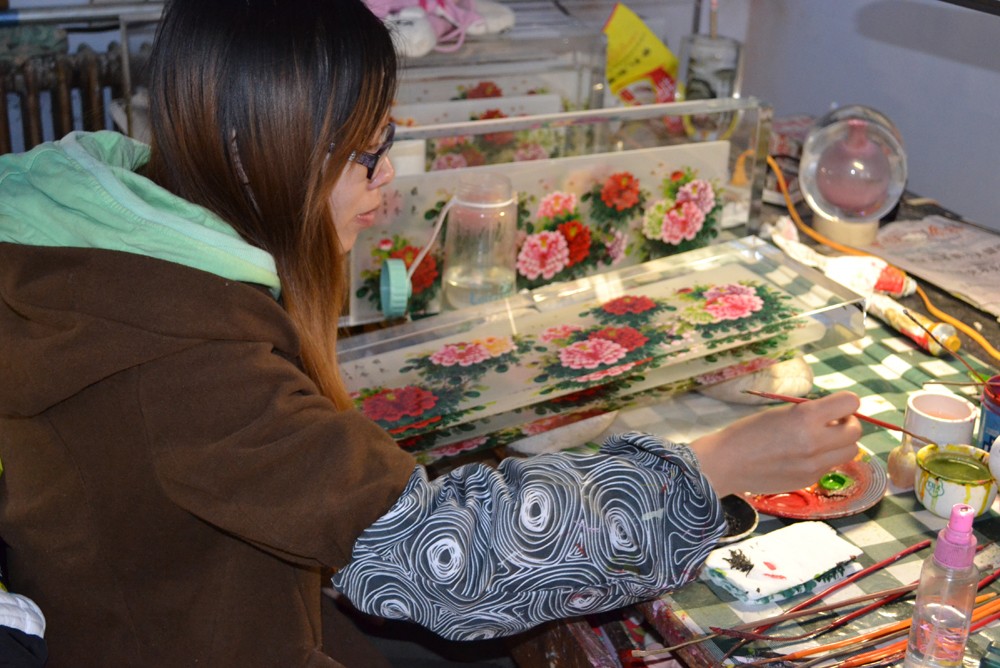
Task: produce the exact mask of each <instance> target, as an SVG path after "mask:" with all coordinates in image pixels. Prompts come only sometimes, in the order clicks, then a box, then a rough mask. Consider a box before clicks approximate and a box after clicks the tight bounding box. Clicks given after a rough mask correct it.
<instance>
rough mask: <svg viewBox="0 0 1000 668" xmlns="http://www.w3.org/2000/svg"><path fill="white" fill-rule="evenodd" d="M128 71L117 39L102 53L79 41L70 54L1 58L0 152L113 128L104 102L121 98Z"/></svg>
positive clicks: (13, 150)
mask: <svg viewBox="0 0 1000 668" xmlns="http://www.w3.org/2000/svg"><path fill="white" fill-rule="evenodd" d="M126 70H127V68H126V67H125V66H124V65H123V62H122V54H121V47H120V46H119V45H118V44H117V43H112V44H111V45H110V46H108V49H107V51H104V52H97V51H94V50H93V49H92V48H91V47H89V46H86V45H83V46H81V47H80V48H79V49H78V50H77V52H76V53H73V54H59V55H46V56H35V57H32V58H28V59H23V60H21V61H19V62H17V63H16V64H15V63H13V62H11V61H6V60H3V61H0V153H10V152H16V151H24V150H28V149H30V148H32V147H34V146H37V145H38V144H40V143H42V142H43V141H49V140H52V139H57V138H59V137H62V136H63V135H65V134H66V133H68V132H71V131H73V130H103V129H110V128H112V127H113V123H112V121H111V116H110V114H109V112H108V105H109V104H110V101H111V100H113V99H115V98H120V97H122V94H123V91H124V89H125V77H126V76H127V75H126V74H125V72H126Z"/></svg>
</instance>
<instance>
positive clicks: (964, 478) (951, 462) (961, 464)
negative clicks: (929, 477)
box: [924, 453, 990, 483]
mask: <svg viewBox="0 0 1000 668" xmlns="http://www.w3.org/2000/svg"><path fill="white" fill-rule="evenodd" d="M924 468H926V469H927V470H928V471H929V472H930V473H932V474H934V475H936V476H938V477H939V478H944V479H945V480H954V481H955V482H964V483H969V482H983V481H984V480H989V479H990V470H989V468H987V466H986V464H984V463H982V462H981V461H979V460H978V459H976V458H974V457H965V456H962V455H956V454H951V453H941V454H938V455H934V456H933V457H931V458H929V459H928V460H927V461H925V462H924Z"/></svg>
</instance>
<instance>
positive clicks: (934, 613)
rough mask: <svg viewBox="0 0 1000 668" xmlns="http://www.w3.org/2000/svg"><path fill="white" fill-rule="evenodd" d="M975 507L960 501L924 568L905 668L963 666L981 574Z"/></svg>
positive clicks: (918, 587) (921, 572)
mask: <svg viewBox="0 0 1000 668" xmlns="http://www.w3.org/2000/svg"><path fill="white" fill-rule="evenodd" d="M975 516H976V511H975V510H974V509H973V508H972V506H969V505H966V504H964V503H956V504H955V505H954V506H953V507H952V509H951V518H950V519H949V520H948V526H946V527H945V528H944V529H942V530H941V532H940V533H939V534H938V539H937V543H935V545H934V554H932V555H931V556H929V557H927V560H926V561H924V565H923V567H922V568H921V569H920V583H919V584H918V585H917V600H916V603H915V605H914V608H913V622H912V623H911V625H910V639H909V642H908V643H907V646H906V659H905V661H904V663H903V665H904V666H905V668H948V667H954V666H961V665H962V658H963V657H964V656H965V643H966V641H968V639H969V621H970V619H971V616H972V607H973V605H974V604H975V601H976V585H977V583H978V580H979V572H978V570H977V569H976V567H975V565H974V564H973V562H972V559H973V557H974V556H975V554H976V537H975V535H973V533H972V520H973V519H974V518H975Z"/></svg>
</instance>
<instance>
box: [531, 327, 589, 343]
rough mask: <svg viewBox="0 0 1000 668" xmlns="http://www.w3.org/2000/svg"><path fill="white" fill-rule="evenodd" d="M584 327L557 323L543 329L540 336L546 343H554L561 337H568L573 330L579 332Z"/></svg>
mask: <svg viewBox="0 0 1000 668" xmlns="http://www.w3.org/2000/svg"><path fill="white" fill-rule="evenodd" d="M581 329H583V328H582V327H580V326H579V325H555V326H554V327H548V328H546V329H545V330H543V331H542V333H541V334H540V335H539V338H540V339H541V340H542V341H544V342H545V343H552V342H553V341H558V340H560V339H565V338H568V337H569V335H570V334H572V333H573V332H579V331H580V330H581Z"/></svg>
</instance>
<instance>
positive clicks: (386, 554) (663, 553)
mask: <svg viewBox="0 0 1000 668" xmlns="http://www.w3.org/2000/svg"><path fill="white" fill-rule="evenodd" d="M725 529H726V526H725V520H724V517H723V513H722V510H721V508H720V506H719V502H718V499H717V498H716V496H715V493H714V492H713V491H712V489H711V487H710V485H709V483H708V481H707V480H706V479H705V477H704V476H703V475H702V474H701V471H700V469H699V467H698V463H697V460H696V459H695V457H694V454H693V453H692V452H691V451H690V450H689V449H688V448H687V446H685V445H675V444H664V442H663V441H661V440H660V439H658V438H655V437H653V436H649V435H647V434H638V433H629V434H620V435H616V436H612V437H611V438H609V439H608V440H607V441H606V442H605V444H604V445H603V446H602V448H601V450H600V453H599V454H571V453H554V454H543V455H537V456H535V457H531V458H528V459H515V458H508V459H505V460H503V461H502V462H501V463H500V465H499V467H498V468H496V469H494V468H491V467H488V466H484V465H477V464H474V465H468V466H463V467H461V468H458V469H456V470H454V471H452V472H451V473H449V474H448V475H446V476H443V477H441V478H438V479H436V480H434V481H428V479H427V474H426V472H425V470H424V469H423V468H418V469H416V470H415V471H414V473H413V476H412V477H411V479H410V481H409V484H408V485H407V487H406V490H405V491H404V492H403V495H402V496H401V497H400V499H399V501H398V502H397V503H396V504H395V506H393V508H392V509H391V510H390V511H389V512H388V513H387V514H386V515H384V516H383V517H381V518H380V519H379V520H378V521H376V522H375V523H374V524H373V525H372V526H370V527H369V528H368V529H367V530H365V532H364V533H363V534H362V535H361V537H360V538H359V539H358V541H357V543H356V544H355V546H354V554H353V559H352V561H351V563H350V564H349V565H348V566H347V567H346V568H344V569H343V570H341V571H340V572H339V573H337V575H336V576H335V577H334V579H333V584H334V586H335V587H336V588H337V589H338V590H340V591H341V592H342V593H343V594H344V595H346V596H347V597H348V598H349V599H350V600H351V601H352V603H353V604H354V605H355V606H356V607H357V608H359V609H360V610H362V611H364V612H367V613H369V614H374V615H379V616H381V617H387V618H391V619H407V620H412V621H414V622H416V623H418V624H420V625H422V626H425V627H427V628H429V629H431V630H433V631H435V632H436V633H438V634H439V635H442V636H444V637H446V638H450V639H453V640H471V639H476V638H492V637H497V636H503V635H510V634H514V633H519V632H521V631H524V630H526V629H528V628H531V627H532V626H535V625H537V624H540V623H542V622H545V621H549V620H552V619H559V618H564V617H572V616H577V615H581V614H587V613H594V612H600V611H604V610H611V609H614V608H618V607H621V606H624V605H629V604H632V603H635V602H637V601H641V600H644V599H648V598H651V597H653V596H655V595H656V594H658V593H660V592H663V591H667V590H670V589H675V588H677V587H679V586H680V585H682V584H684V583H685V582H687V581H688V580H690V579H691V578H693V577H694V576H695V575H696V574H697V571H698V569H699V568H700V566H701V565H702V563H703V562H704V560H705V558H706V556H707V555H708V552H709V551H710V550H711V549H712V547H713V546H714V545H715V543H716V541H717V540H718V539H719V538H720V537H721V536H722V535H723V533H724V532H725Z"/></svg>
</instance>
